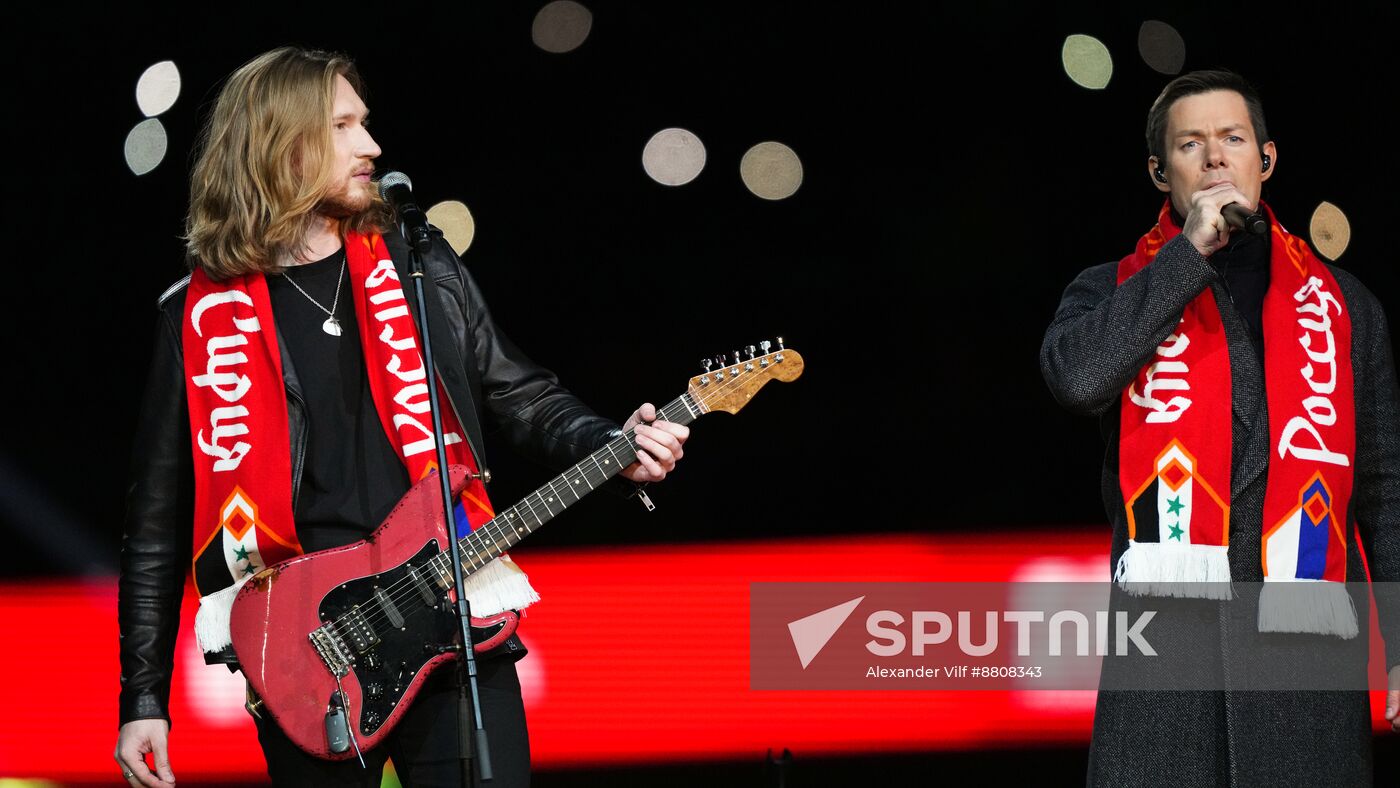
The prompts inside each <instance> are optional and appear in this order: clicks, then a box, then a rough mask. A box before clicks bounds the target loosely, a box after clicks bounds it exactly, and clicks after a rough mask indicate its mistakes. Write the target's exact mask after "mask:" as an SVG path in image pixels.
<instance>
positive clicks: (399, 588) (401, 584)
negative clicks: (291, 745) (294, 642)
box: [333, 359, 758, 627]
mask: <svg viewBox="0 0 1400 788" xmlns="http://www.w3.org/2000/svg"><path fill="white" fill-rule="evenodd" d="M757 360H758V359H754V361H757ZM742 377H743V375H742V374H741V375H738V376H726V377H725V380H724V382H723V384H721V385H719V386H716V387H715V389H711V390H709V391H711V392H713V393H712V394H707V395H705V396H704V397H702V398H701V400H699V401H697V400H696V399H695V398H694V397H692V396H691V395H690V392H689V391H687V392H685V393H684V394H682V395H681V396H680V397H677V398H676V399H675V400H673V401H672V402H670V403H667V405H666V406H664V407H662V408H661V409H660V414H662V415H667V414H666V409H667V408H669V407H671V406H673V405H679V406H680V408H682V409H686V410H691V412H692V413H694V411H693V410H692V409H691V408H690V407H689V406H688V405H687V404H686V403H685V399H686V398H687V397H690V399H691V401H692V402H697V404H701V403H704V402H707V401H708V400H712V399H714V398H715V397H717V396H719V395H720V393H721V390H722V389H726V388H735V387H736V384H738V383H739V381H740V379H741V378H742ZM676 415H677V416H679V415H680V412H679V410H678V411H677V414H676ZM699 415H701V414H699V413H694V415H693V417H692V420H693V418H696V417H698V416H699ZM666 420H667V421H675V418H671V417H669V415H667V419H666ZM635 435H636V431H635V429H633V430H629V431H628V432H627V433H625V434H624V435H622V436H620V437H618V438H614V439H613V440H612V441H610V442H608V443H607V444H605V445H604V447H602V448H606V449H608V450H609V453H610V454H612V455H613V457H614V459H616V457H617V452H616V450H615V449H614V448H613V446H614V445H627V446H628V447H629V448H632V449H633V450H634V451H635V448H634V447H632V446H631V441H630V440H629V438H633V437H635ZM601 451H602V449H599V450H597V451H595V452H593V453H592V454H590V455H589V456H588V457H587V458H585V460H583V461H580V462H578V463H576V464H575V466H574V469H576V470H577V471H580V472H582V473H583V475H585V476H586V475H587V473H588V472H587V471H585V470H584V469H583V468H584V464H585V462H586V461H587V460H589V459H593V460H594V465H598V463H597V460H596V459H594V458H595V457H596V455H597V454H599V453H600V452H601ZM619 462H620V461H619ZM598 470H599V471H601V472H603V477H602V479H601V480H600V483H602V482H606V481H607V480H608V479H610V478H611V477H612V476H614V475H616V472H613V473H608V472H606V471H603V469H602V467H601V466H598ZM573 474H574V471H573V470H571V471H570V472H569V473H567V474H559V475H558V476H556V477H555V479H552V480H550V482H548V483H547V484H546V485H544V486H545V487H548V488H549V489H550V491H551V492H553V493H554V495H555V497H557V498H559V499H560V502H561V503H562V502H563V501H564V497H563V496H562V495H560V494H559V491H558V490H557V489H555V487H554V484H555V480H557V479H560V478H563V477H565V476H570V475H573ZM542 489H543V488H542ZM568 489H569V491H570V492H571V493H573V495H574V503H577V502H578V501H580V500H582V499H583V494H580V493H579V492H577V491H575V490H574V489H573V488H572V487H568ZM589 491H590V492H591V491H592V488H591V486H590V490H589ZM538 495H539V491H538V490H536V491H535V492H534V493H532V494H531V495H527V496H525V498H524V499H522V500H521V501H520V502H518V503H516V504H515V505H513V506H512V507H510V508H509V509H507V510H505V511H503V512H501V513H500V514H498V515H496V516H495V517H493V518H492V519H491V520H488V521H487V522H485V523H483V524H482V525H481V527H479V528H476V529H474V530H473V531H472V532H470V533H468V534H467V535H466V536H464V537H460V538H459V539H458V546H459V549H462V550H468V549H470V548H471V547H472V545H468V546H463V545H462V544H461V543H462V542H469V541H470V540H472V539H473V537H476V539H477V541H478V542H480V541H483V540H482V536H483V535H485V534H487V533H488V532H497V535H495V536H492V537H490V545H491V546H492V547H495V548H497V549H499V550H500V552H502V553H503V552H506V550H507V549H509V548H506V549H500V543H501V541H502V540H503V539H508V538H509V536H510V535H511V534H513V533H514V526H506V525H504V524H497V521H498V520H506V519H508V513H509V512H511V511H513V510H517V509H519V507H520V506H521V505H529V506H530V510H531V513H532V514H534V516H535V519H536V522H537V524H536V526H535V527H536V528H538V527H540V526H542V525H544V523H545V522H546V521H545V520H543V519H541V518H540V516H539V514H538V513H537V512H535V511H534V507H533V505H532V504H529V503H528V502H529V499H530V498H531V497H532V496H538ZM541 503H542V504H543V505H544V506H545V509H546V511H549V512H550V517H551V519H552V518H553V517H554V516H555V515H554V513H553V512H552V510H550V509H549V507H548V504H547V503H544V499H543V498H541ZM570 505H572V504H565V505H564V508H568V506H570ZM562 511H563V509H560V512H561V513H562ZM531 533H534V528H530V527H529V526H526V534H525V535H524V536H521V537H520V539H518V540H517V542H516V543H517V544H518V543H519V541H521V540H523V539H524V538H525V536H528V535H529V534H531ZM479 547H485V544H482V545H480V546H479ZM477 551H478V552H480V553H488V552H489V551H487V550H484V549H478V550H477ZM498 557H499V553H498V554H497V555H496V556H492V557H491V558H490V559H488V560H486V561H485V562H484V563H482V564H481V566H476V563H477V561H478V560H479V559H472V558H468V559H466V560H464V561H463V564H464V565H466V564H467V563H468V562H470V563H471V564H472V568H471V569H470V571H469V572H468V574H470V573H471V572H476V571H479V570H480V569H481V568H484V567H485V566H486V565H487V564H489V563H490V562H491V561H493V560H495V559H496V558H498ZM444 558H446V559H447V562H448V564H449V566H450V564H451V555H450V554H449V553H448V552H446V551H444V552H442V553H438V554H437V555H435V556H434V557H433V558H432V559H430V560H429V562H428V563H432V564H433V570H436V571H442V572H443V574H444V576H445V575H446V574H447V573H446V571H445V570H446V569H447V567H442V566H440V562H441V560H442V559H444ZM448 582H450V583H451V584H452V585H453V586H455V585H456V580H455V578H448ZM413 585H414V584H413V579H412V577H405V578H403V579H401V580H399V581H396V582H395V583H394V584H393V585H390V586H387V587H386V588H385V589H383V591H384V594H385V595H386V597H388V600H389V602H390V603H391V604H392V605H394V606H395V607H397V605H398V604H399V603H404V602H411V601H412V600H413V598H414V595H415V594H416V593H418V592H417V590H416V589H415V588H414V587H413ZM380 607H381V610H380V611H371V612H369V613H364V614H361V615H362V617H363V620H364V622H365V623H366V624H368V625H370V626H371V627H373V626H375V625H377V624H380V623H383V622H384V621H386V620H388V617H389V614H388V612H387V611H385V610H383V609H382V608H383V605H381V606H380ZM346 618H347V616H345V615H342V616H340V617H338V618H336V619H334V620H333V623H336V624H340V623H342V622H344V621H345V619H346ZM391 623H392V622H391Z"/></svg>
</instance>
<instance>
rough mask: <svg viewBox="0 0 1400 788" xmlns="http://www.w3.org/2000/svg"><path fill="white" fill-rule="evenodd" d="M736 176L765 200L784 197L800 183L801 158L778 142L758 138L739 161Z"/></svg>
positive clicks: (795, 190)
mask: <svg viewBox="0 0 1400 788" xmlns="http://www.w3.org/2000/svg"><path fill="white" fill-rule="evenodd" d="M739 177H740V178H743V179H744V185H745V186H747V187H748V188H749V191H751V192H753V193H754V194H755V195H757V196H759V197H762V198H763V199H765V200H782V199H786V198H788V197H791V196H792V195H793V194H794V193H796V192H797V188H798V187H799V186H801V185H802V160H801V159H799V158H797V154H796V153H794V152H793V150H792V148H789V147H788V146H786V145H784V144H782V143H781V142H760V143H758V144H757V145H755V146H753V147H752V148H749V150H748V152H747V153H745V154H744V158H743V160H742V161H740V162H739Z"/></svg>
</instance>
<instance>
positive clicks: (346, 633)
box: [336, 605, 379, 654]
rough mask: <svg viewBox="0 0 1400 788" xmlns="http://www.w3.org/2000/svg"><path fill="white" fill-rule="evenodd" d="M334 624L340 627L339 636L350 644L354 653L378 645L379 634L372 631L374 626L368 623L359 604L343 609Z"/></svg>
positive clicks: (360, 652)
mask: <svg viewBox="0 0 1400 788" xmlns="http://www.w3.org/2000/svg"><path fill="white" fill-rule="evenodd" d="M336 624H337V626H338V628H339V629H340V632H341V636H342V637H344V638H345V642H346V643H348V644H350V648H351V649H353V650H354V651H355V653H356V654H363V653H365V652H366V651H369V650H370V649H372V648H374V647H375V646H377V645H379V635H378V634H377V633H376V632H375V631H374V627H372V626H370V625H369V620H368V619H366V618H365V614H364V613H362V612H360V606H359V605H355V606H354V607H352V608H350V609H349V610H347V611H345V614H344V615H342V616H341V617H340V618H339V619H337V621H336Z"/></svg>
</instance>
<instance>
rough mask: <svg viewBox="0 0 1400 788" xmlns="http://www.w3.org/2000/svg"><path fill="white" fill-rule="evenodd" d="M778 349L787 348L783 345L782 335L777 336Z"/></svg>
mask: <svg viewBox="0 0 1400 788" xmlns="http://www.w3.org/2000/svg"><path fill="white" fill-rule="evenodd" d="M778 349H779V350H787V348H785V347H783V338H782V337H778Z"/></svg>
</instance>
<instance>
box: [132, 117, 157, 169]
mask: <svg viewBox="0 0 1400 788" xmlns="http://www.w3.org/2000/svg"><path fill="white" fill-rule="evenodd" d="M165 148H166V138H165V127H164V126H162V125H160V121H159V120H156V119H155V118H147V119H146V120H143V121H141V122H140V123H137V124H136V128H134V129H132V130H131V133H130V134H127V135H126V166H128V167H130V168H131V171H132V172H134V173H136V174H137V175H145V174H146V173H148V172H150V171H151V170H154V169H155V168H156V165H157V164H160V161H161V159H164V158H165Z"/></svg>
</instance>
